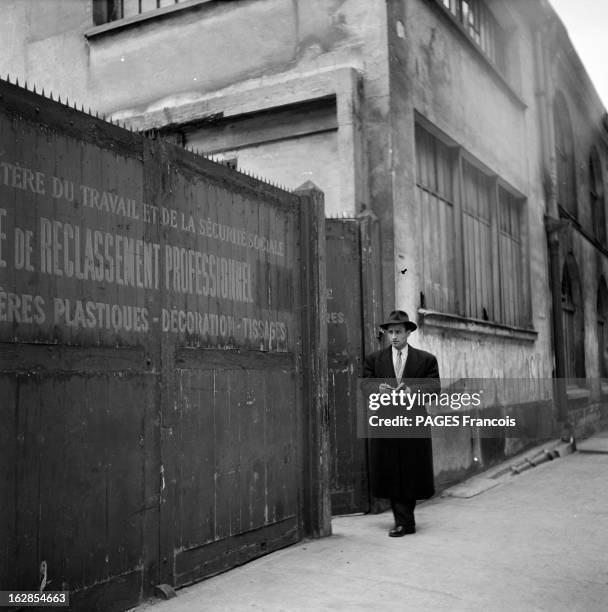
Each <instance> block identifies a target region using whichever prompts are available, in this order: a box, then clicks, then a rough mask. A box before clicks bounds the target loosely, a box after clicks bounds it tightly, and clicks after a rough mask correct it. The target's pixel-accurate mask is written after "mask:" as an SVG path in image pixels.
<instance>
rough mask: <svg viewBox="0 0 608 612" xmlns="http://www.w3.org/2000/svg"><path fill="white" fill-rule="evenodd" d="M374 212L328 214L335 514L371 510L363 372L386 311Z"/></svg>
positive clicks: (328, 292)
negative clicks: (361, 432) (359, 404)
mask: <svg viewBox="0 0 608 612" xmlns="http://www.w3.org/2000/svg"><path fill="white" fill-rule="evenodd" d="M377 232H378V230H377V224H376V222H375V220H374V219H373V218H370V217H368V216H363V217H361V218H358V219H326V249H327V262H328V264H327V335H328V401H329V413H330V449H331V456H332V467H331V506H332V514H334V515H337V514H351V513H355V512H367V511H369V510H370V496H369V486H368V457H367V445H366V441H365V440H364V439H360V438H357V422H356V401H357V392H356V385H357V378H358V377H360V376H361V369H362V364H363V358H364V355H365V354H367V353H369V352H373V351H374V350H376V346H377V341H376V339H375V337H374V330H375V329H376V325H377V322H378V316H379V314H381V308H380V296H381V286H380V274H379V273H378V270H377V269H376V263H375V261H376V259H375V258H376V256H377V253H378V251H377V244H378V238H377Z"/></svg>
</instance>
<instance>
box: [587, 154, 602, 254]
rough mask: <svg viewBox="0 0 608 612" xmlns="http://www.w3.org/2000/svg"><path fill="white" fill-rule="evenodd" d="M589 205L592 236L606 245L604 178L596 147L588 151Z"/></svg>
mask: <svg viewBox="0 0 608 612" xmlns="http://www.w3.org/2000/svg"><path fill="white" fill-rule="evenodd" d="M588 163H589V166H588V168H589V205H590V207H591V222H592V224H593V236H594V238H595V239H596V240H597V241H598V242H599V243H600V245H602V246H603V247H605V246H606V198H605V195H604V180H603V176H602V162H601V160H600V155H599V151H598V149H597V147H595V146H593V147H591V150H590V151H589V162H588Z"/></svg>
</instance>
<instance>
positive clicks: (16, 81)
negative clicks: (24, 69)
mask: <svg viewBox="0 0 608 612" xmlns="http://www.w3.org/2000/svg"><path fill="white" fill-rule="evenodd" d="M15 85H17V87H19V77H17V78H16V79H15Z"/></svg>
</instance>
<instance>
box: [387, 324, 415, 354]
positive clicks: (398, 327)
mask: <svg viewBox="0 0 608 612" xmlns="http://www.w3.org/2000/svg"><path fill="white" fill-rule="evenodd" d="M386 333H387V334H388V338H389V340H390V341H391V344H392V345H393V346H394V347H395V348H396V349H397V350H398V351H400V350H401V349H402V348H404V347H405V345H406V344H407V339H408V337H409V335H410V334H411V333H412V332H411V331H408V330H406V329H405V325H403V323H395V324H393V325H389V326H388V329H387V330H386Z"/></svg>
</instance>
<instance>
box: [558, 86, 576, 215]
mask: <svg viewBox="0 0 608 612" xmlns="http://www.w3.org/2000/svg"><path fill="white" fill-rule="evenodd" d="M553 129H554V132H555V159H556V165H557V203H558V205H559V206H560V207H561V208H562V211H565V212H566V213H568V214H569V215H570V216H572V217H574V218H576V212H577V211H576V179H575V177H576V167H575V161H574V139H573V136H572V124H571V123H570V114H569V113H568V106H567V105H566V100H565V99H564V96H563V95H562V94H561V93H560V92H558V93H557V94H556V95H555V100H554V102H553Z"/></svg>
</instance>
